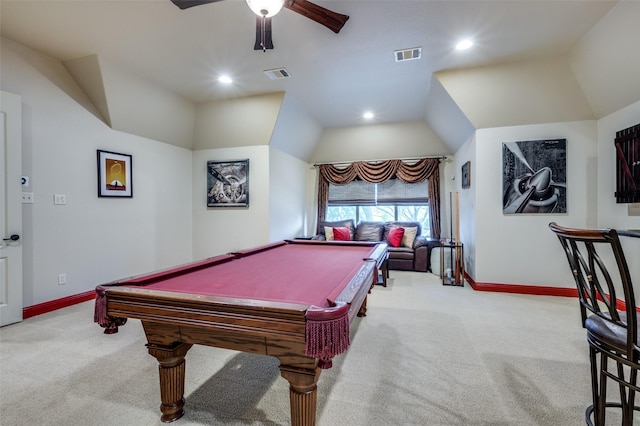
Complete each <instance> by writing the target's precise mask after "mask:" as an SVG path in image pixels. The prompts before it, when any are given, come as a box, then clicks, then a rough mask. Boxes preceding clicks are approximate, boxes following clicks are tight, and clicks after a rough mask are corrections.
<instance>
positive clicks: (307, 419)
mask: <svg viewBox="0 0 640 426" xmlns="http://www.w3.org/2000/svg"><path fill="white" fill-rule="evenodd" d="M321 371H322V370H321V369H320V367H315V368H314V369H307V368H298V367H292V366H288V365H280V374H281V375H282V377H284V378H285V379H287V381H288V382H289V399H290V403H291V426H315V424H316V403H317V400H318V378H319V377H320V372H321Z"/></svg>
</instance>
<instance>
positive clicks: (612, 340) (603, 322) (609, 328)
mask: <svg viewBox="0 0 640 426" xmlns="http://www.w3.org/2000/svg"><path fill="white" fill-rule="evenodd" d="M626 317H627V315H626V313H623V312H621V313H620V320H621V321H623V322H624V321H626ZM584 326H585V328H586V329H587V334H588V335H589V336H590V337H592V338H593V339H595V340H596V341H598V342H601V343H602V344H604V345H605V346H607V347H609V348H612V349H614V350H615V351H617V352H619V353H622V354H624V353H626V351H627V329H626V328H625V327H622V326H620V325H617V324H615V323H613V322H611V320H607V319H604V318H602V317H600V316H598V315H591V316H589V317H588V318H587V319H586V320H585V322H584ZM638 341H640V332H639V333H638Z"/></svg>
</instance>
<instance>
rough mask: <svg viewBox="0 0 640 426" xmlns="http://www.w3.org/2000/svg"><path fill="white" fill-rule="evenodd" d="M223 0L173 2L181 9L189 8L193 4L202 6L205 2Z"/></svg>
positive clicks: (182, 0) (181, 0)
mask: <svg viewBox="0 0 640 426" xmlns="http://www.w3.org/2000/svg"><path fill="white" fill-rule="evenodd" d="M219 1H222V0H171V3H173V4H175V5H176V6H178V7H179V8H180V9H182V10H184V9H188V8H190V7H193V6H200V5H203V4H209V3H215V2H219Z"/></svg>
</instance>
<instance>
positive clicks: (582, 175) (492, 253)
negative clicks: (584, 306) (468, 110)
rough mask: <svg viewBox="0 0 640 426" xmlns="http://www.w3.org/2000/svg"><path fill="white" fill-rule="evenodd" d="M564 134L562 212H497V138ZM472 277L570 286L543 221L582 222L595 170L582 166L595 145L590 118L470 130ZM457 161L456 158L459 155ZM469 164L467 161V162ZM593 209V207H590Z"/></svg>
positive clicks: (499, 147)
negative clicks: (472, 139) (473, 229)
mask: <svg viewBox="0 0 640 426" xmlns="http://www.w3.org/2000/svg"><path fill="white" fill-rule="evenodd" d="M560 138H566V139H567V182H566V183H567V214H539V215H523V214H519V215H504V214H503V213H502V143H503V142H513V141H525V140H539V139H560ZM476 145H477V146H476V161H475V163H476V164H475V172H473V176H472V177H473V179H474V181H475V184H474V183H473V182H474V181H472V185H476V189H475V191H476V194H477V196H476V217H475V220H476V244H475V253H474V254H475V259H474V261H473V262H474V269H475V271H474V272H475V276H472V278H474V280H475V281H476V282H481V283H503V284H518V285H538V286H549V287H572V286H573V283H572V281H571V277H570V275H568V269H567V265H566V258H565V257H564V253H563V252H562V250H561V247H560V244H559V243H558V241H557V238H556V237H555V236H554V235H553V234H552V233H551V231H549V230H548V224H549V222H552V221H556V222H558V223H559V224H561V225H564V226H572V227H586V226H588V225H587V223H588V217H589V216H590V215H591V214H592V212H590V211H589V207H590V202H589V200H590V197H593V193H592V192H591V191H592V190H593V188H590V187H589V186H588V182H590V181H593V179H592V176H593V173H596V172H597V171H596V170H593V169H589V168H587V165H588V164H591V162H590V159H591V158H594V156H595V155H596V149H597V129H596V122H595V121H578V122H566V123H550V124H539V125H528V126H513V127H500V128H492V129H482V130H478V131H477V132H476ZM461 161H462V160H461ZM472 166H473V164H472ZM593 213H595V212H593Z"/></svg>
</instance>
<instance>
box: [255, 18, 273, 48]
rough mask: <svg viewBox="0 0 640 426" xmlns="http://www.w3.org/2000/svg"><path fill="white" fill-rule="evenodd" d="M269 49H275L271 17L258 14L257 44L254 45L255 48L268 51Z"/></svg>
mask: <svg viewBox="0 0 640 426" xmlns="http://www.w3.org/2000/svg"><path fill="white" fill-rule="evenodd" d="M267 49H273V41H272V40H271V18H263V17H261V16H256V44H255V45H254V46H253V50H262V51H266V50H267Z"/></svg>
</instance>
